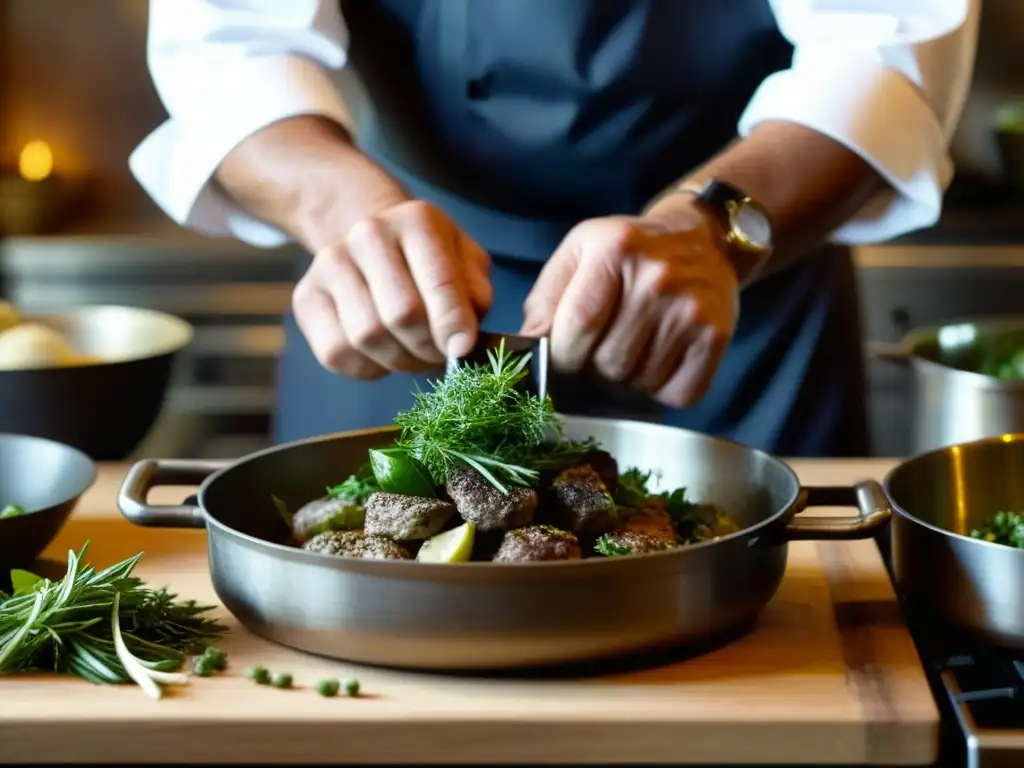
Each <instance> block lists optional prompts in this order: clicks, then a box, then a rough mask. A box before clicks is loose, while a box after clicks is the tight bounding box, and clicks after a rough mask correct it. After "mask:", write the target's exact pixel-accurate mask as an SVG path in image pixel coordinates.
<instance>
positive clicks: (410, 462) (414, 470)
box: [370, 448, 437, 499]
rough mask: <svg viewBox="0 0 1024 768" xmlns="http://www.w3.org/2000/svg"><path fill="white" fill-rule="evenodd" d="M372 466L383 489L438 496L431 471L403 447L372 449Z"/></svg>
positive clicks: (428, 496) (424, 496)
mask: <svg viewBox="0 0 1024 768" xmlns="http://www.w3.org/2000/svg"><path fill="white" fill-rule="evenodd" d="M370 466H371V467H373V476H374V478H376V480H377V485H378V486H380V490H382V491H386V492H387V493H399V494H402V495H403V496H421V497H423V498H425V499H433V498H436V497H437V490H436V488H435V486H434V481H433V479H432V478H431V476H430V472H428V471H427V468H426V467H425V466H423V464H422V463H421V462H420V461H419V460H418V459H417V458H416V457H415V456H412V455H411V454H410V453H409V452H408V451H405V450H402V449H401V448H374V449H371V450H370Z"/></svg>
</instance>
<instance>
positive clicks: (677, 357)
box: [522, 196, 739, 407]
mask: <svg viewBox="0 0 1024 768" xmlns="http://www.w3.org/2000/svg"><path fill="white" fill-rule="evenodd" d="M678 197H679V200H680V202H674V203H673V206H672V208H671V209H669V210H666V214H668V213H670V214H671V215H660V216H656V215H648V216H644V217H630V216H611V217H607V218H601V219H592V220H590V221H585V222H583V223H581V224H579V225H577V226H576V227H575V228H574V229H573V230H572V231H571V232H570V233H569V234H568V235H567V236H566V238H565V240H563V242H562V244H561V245H560V246H559V247H558V250H557V251H556V252H555V254H554V255H553V256H552V258H551V260H550V261H549V262H548V263H547V264H546V265H545V266H544V269H543V270H542V271H541V274H540V276H539V278H538V279H537V283H536V284H535V285H534V287H533V290H532V291H531V292H530V295H529V296H528V297H527V299H526V302H525V304H524V315H525V322H524V325H523V331H522V332H523V333H525V334H527V335H543V334H545V333H547V334H549V335H550V338H551V362H552V365H553V366H554V367H555V369H556V370H561V371H564V372H569V373H575V372H579V371H580V370H582V369H583V368H584V367H585V366H588V365H592V366H593V367H594V368H595V369H596V370H597V372H598V373H600V374H601V375H602V376H604V377H606V378H608V379H610V380H613V381H622V382H629V383H630V384H632V385H633V386H634V387H636V388H637V389H640V390H642V391H644V392H647V393H649V394H650V395H652V396H653V397H654V398H655V399H656V400H658V401H659V402H661V403H663V404H665V405H669V406H674V407H682V406H687V405H692V404H693V403H695V402H696V401H697V400H699V399H700V398H701V397H702V396H703V394H704V393H705V392H706V390H707V388H708V386H709V385H710V384H711V379H712V376H713V375H714V373H715V369H716V368H717V367H718V364H719V362H720V361H721V358H722V353H723V352H724V351H725V348H726V345H727V344H728V343H729V341H730V340H731V339H732V335H733V332H734V330H735V327H736V319H737V315H738V312H739V287H738V281H737V276H736V272H735V270H734V268H733V267H732V265H731V264H730V262H729V260H728V258H727V256H726V253H725V251H724V248H723V244H722V243H721V241H722V239H723V238H722V235H721V233H720V232H719V231H718V230H717V224H716V222H715V221H714V220H713V219H712V218H711V217H710V215H709V214H707V213H705V212H704V211H703V210H701V209H700V208H699V207H698V205H697V204H696V203H687V202H682V201H683V198H682V196H678ZM666 208H667V207H666Z"/></svg>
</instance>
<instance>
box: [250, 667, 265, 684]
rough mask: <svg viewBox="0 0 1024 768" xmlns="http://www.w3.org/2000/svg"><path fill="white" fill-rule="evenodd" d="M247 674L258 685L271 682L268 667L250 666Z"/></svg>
mask: <svg viewBox="0 0 1024 768" xmlns="http://www.w3.org/2000/svg"><path fill="white" fill-rule="evenodd" d="M245 676H246V677H248V678H249V679H250V680H252V681H253V682H254V683H256V684H257V685H266V684H267V683H269V682H270V673H269V672H268V671H267V668H266V667H248V668H247V669H246V670H245Z"/></svg>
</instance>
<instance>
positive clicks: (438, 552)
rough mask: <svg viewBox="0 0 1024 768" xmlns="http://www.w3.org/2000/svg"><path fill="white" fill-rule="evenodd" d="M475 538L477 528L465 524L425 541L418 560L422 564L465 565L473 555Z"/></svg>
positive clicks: (417, 556) (470, 524)
mask: <svg viewBox="0 0 1024 768" xmlns="http://www.w3.org/2000/svg"><path fill="white" fill-rule="evenodd" d="M475 537H476V526H475V525H473V524H472V523H465V524H464V525H460V526H459V527H458V528H452V529H451V530H450V531H445V532H444V533H439V534H437V535H436V536H431V537H430V538H429V539H427V540H426V541H424V542H423V546H421V547H420V551H419V552H417V553H416V559H417V560H419V561H420V562H421V563H465V562H466V561H468V560H469V558H470V556H471V555H472V554H473V540H474V538H475Z"/></svg>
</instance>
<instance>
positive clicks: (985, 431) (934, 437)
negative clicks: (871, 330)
mask: <svg viewBox="0 0 1024 768" xmlns="http://www.w3.org/2000/svg"><path fill="white" fill-rule="evenodd" d="M1017 350H1024V319H1022V318H1010V319H999V320H978V321H973V322H968V321H965V322H958V323H953V324H950V325H943V326H936V327H932V328H920V329H916V330H914V331H911V332H910V333H908V334H907V335H906V336H905V337H904V338H903V340H902V341H901V342H899V343H898V344H887V343H879V342H873V343H871V344H870V345H869V346H868V353H869V354H870V355H871V356H873V357H875V358H878V359H884V360H889V361H891V362H895V363H899V364H903V365H909V366H911V367H912V369H913V375H914V395H913V400H914V403H913V422H914V427H913V430H914V433H913V443H912V444H913V452H914V453H923V452H925V451H930V450H933V449H936V448H942V447H944V446H948V445H955V444H957V443H965V442H970V441H972V440H978V439H982V438H986V437H993V436H996V435H1001V434H1004V433H1007V432H1024V381H1004V380H1001V379H998V378H996V377H995V376H991V375H984V374H981V373H976V372H975V371H978V370H981V369H982V365H983V363H984V362H985V360H987V359H988V360H990V359H993V358H995V357H998V356H1003V355H1007V356H1008V355H1012V354H1013V352H1014V351H1017Z"/></svg>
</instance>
